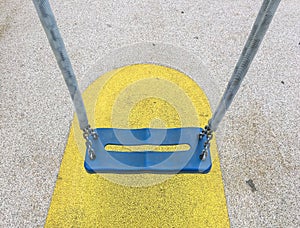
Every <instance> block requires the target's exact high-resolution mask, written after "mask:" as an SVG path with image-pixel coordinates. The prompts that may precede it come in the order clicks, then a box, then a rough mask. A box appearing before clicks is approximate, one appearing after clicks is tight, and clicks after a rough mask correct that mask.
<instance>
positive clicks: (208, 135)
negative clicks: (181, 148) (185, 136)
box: [199, 125, 213, 160]
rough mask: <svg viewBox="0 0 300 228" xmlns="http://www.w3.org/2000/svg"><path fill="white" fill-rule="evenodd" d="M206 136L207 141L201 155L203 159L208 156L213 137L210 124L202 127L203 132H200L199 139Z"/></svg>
mask: <svg viewBox="0 0 300 228" xmlns="http://www.w3.org/2000/svg"><path fill="white" fill-rule="evenodd" d="M204 136H206V141H205V142H204V148H203V150H202V152H201V154H200V156H199V157H200V159H201V160H205V159H206V158H207V155H208V150H209V147H210V141H211V140H212V138H213V134H212V130H211V129H210V127H209V126H208V125H207V126H205V128H204V129H202V132H201V133H200V134H199V139H200V140H201V139H203V137H204Z"/></svg>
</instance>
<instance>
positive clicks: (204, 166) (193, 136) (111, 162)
mask: <svg viewBox="0 0 300 228" xmlns="http://www.w3.org/2000/svg"><path fill="white" fill-rule="evenodd" d="M95 131H96V132H97V134H98V139H93V138H92V136H90V138H89V139H90V140H91V142H92V145H93V149H94V152H95V155H96V158H95V159H94V160H91V159H90V156H89V153H88V150H87V151H86V155H85V162H84V167H85V169H86V171H87V172H88V173H120V174H121V173H125V174H126V173H131V174H134V173H136V174H138V173H161V174H172V173H208V172H209V171H210V169H211V166H212V163H211V157H210V151H209V150H208V153H207V157H206V159H205V160H201V159H200V155H201V153H202V150H203V148H204V142H205V141H206V139H207V138H206V136H204V137H203V138H202V139H199V134H200V132H201V131H202V129H201V128H195V127H188V128H171V129H156V128H144V129H117V128H97V129H95ZM180 145H185V146H186V147H188V149H186V150H183V149H182V150H179V151H177V150H174V151H167V152H161V151H157V150H153V148H154V149H155V147H156V146H159V147H162V148H163V147H168V146H171V147H172V146H180ZM124 146H125V147H128V148H130V147H131V148H136V146H150V147H151V150H147V151H136V150H133V151H130V152H128V151H127V152H126V151H125V150H124V151H120V150H117V151H116V150H115V151H113V150H109V148H108V147H112V148H114V147H121V148H124ZM173 148H174V147H173Z"/></svg>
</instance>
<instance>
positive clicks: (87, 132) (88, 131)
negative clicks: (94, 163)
mask: <svg viewBox="0 0 300 228" xmlns="http://www.w3.org/2000/svg"><path fill="white" fill-rule="evenodd" d="M90 135H91V136H92V137H93V139H95V140H96V139H98V134H97V133H96V132H95V130H94V129H93V128H91V126H90V125H88V126H87V127H86V128H84V129H83V138H84V139H85V145H86V148H87V150H88V153H89V157H90V159H91V160H95V159H96V154H95V151H94V149H93V144H92V141H91V140H90V139H89V136H90Z"/></svg>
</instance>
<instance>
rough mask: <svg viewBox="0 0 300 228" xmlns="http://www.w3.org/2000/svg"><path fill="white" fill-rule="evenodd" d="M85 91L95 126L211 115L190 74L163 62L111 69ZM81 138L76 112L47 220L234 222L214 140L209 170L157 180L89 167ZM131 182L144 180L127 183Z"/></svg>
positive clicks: (191, 122)
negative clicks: (94, 172) (94, 171)
mask: <svg viewBox="0 0 300 228" xmlns="http://www.w3.org/2000/svg"><path fill="white" fill-rule="evenodd" d="M83 97H84V100H85V103H86V106H87V112H88V115H89V119H90V121H91V123H92V124H93V127H118V128H147V127H154V128H155V127H157V128H162V127H163V128H173V127H192V126H194V127H195V126H201V127H203V126H204V125H205V124H206V123H207V121H208V120H209V118H210V117H211V110H210V107H209V103H208V100H207V98H206V96H205V94H204V92H203V91H202V90H201V89H200V88H199V87H198V86H197V84H196V83H195V82H194V81H193V80H191V79H190V78H189V77H187V76H186V75H184V74H183V73H181V72H179V71H176V70H174V69H171V68H167V67H164V66H158V65H151V64H138V65H131V66H126V67H123V68H120V69H117V70H114V71H112V72H109V73H107V74H105V75H103V76H101V77H99V78H98V79H97V80H96V81H95V82H94V83H93V84H92V85H90V86H89V88H88V89H87V90H86V91H85V92H84V94H83ZM81 137H82V135H81V132H80V130H79V128H78V123H77V120H76V119H75V120H74V121H73V127H72V128H71V131H70V135H69V139H68V142H67V146H66V149H65V153H64V157H63V160H62V163H61V167H60V171H59V175H58V178H57V182H56V187H55V190H54V193H53V197H52V201H51V205H50V209H49V212H48V216H47V220H46V225H45V226H46V227H229V219H228V214H227V207H226V200H225V195H224V189H223V182H222V175H221V170H220V163H219V158H218V154H217V146H216V142H215V141H213V142H212V145H211V151H212V154H213V168H212V170H211V172H210V173H209V174H205V175H201V174H178V175H174V176H169V177H168V178H166V176H163V178H162V179H161V180H163V181H160V182H159V181H157V180H158V179H157V178H158V177H159V175H156V176H151V175H144V176H143V175H141V176H134V175H121V176H120V175H111V176H108V177H104V176H101V175H90V174H87V173H86V172H85V170H84V167H83V161H84V158H83V155H84V151H85V148H84V141H83V140H82V139H81ZM109 178H112V179H111V180H113V181H110V179H109ZM119 180H122V181H123V182H122V183H121V182H120V183H119V184H118V181H119ZM132 181H136V185H135V186H142V187H133V186H134V185H132V186H130V184H131V183H133V182H132ZM143 181H145V182H147V183H148V185H147V186H146V185H143ZM151 181H153V183H154V184H155V185H151V184H149V183H151ZM155 181H156V182H155ZM124 183H127V185H126V184H124ZM121 184H123V185H121ZM139 184H140V185H139ZM143 186H144V187H143Z"/></svg>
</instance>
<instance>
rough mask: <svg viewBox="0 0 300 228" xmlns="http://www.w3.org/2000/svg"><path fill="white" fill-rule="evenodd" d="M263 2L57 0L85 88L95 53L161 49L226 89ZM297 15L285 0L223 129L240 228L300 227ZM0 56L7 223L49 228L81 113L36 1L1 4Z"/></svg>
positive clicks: (230, 199) (0, 189)
mask: <svg viewBox="0 0 300 228" xmlns="http://www.w3.org/2000/svg"><path fill="white" fill-rule="evenodd" d="M260 4H261V1H258V0H255V1H249V0H248V1H247V0H241V1H229V0H226V1H217V0H214V1H180V3H179V1H178V2H176V3H175V1H156V0H153V1H139V2H138V3H136V1H69V0H68V1H67V0H66V1H51V5H52V8H53V11H54V13H55V15H56V18H57V22H58V25H59V27H60V30H61V33H62V36H63V38H64V41H65V44H66V48H67V50H68V52H69V55H70V58H71V61H72V64H73V67H74V71H75V74H76V75H77V77H78V82H79V84H80V85H82V87H86V86H87V85H88V84H89V83H90V82H91V79H90V78H88V77H85V75H86V73H87V72H88V71H89V70H90V68H91V67H92V66H93V65H94V64H95V63H96V62H97V60H98V59H99V58H101V57H103V56H104V55H106V54H108V53H110V52H112V51H113V50H115V49H118V48H121V47H123V46H126V45H131V44H134V43H140V42H153V43H169V44H172V45H174V46H178V47H181V48H183V49H185V50H186V51H188V52H190V53H192V54H194V55H196V56H199V58H201V60H202V63H203V64H204V65H205V66H206V68H207V69H208V71H209V73H210V75H213V78H214V83H215V84H216V85H217V86H218V88H219V89H220V90H221V91H223V90H224V89H225V86H226V84H227V81H228V80H229V78H230V75H231V73H232V71H233V68H234V66H235V63H236V61H237V59H238V57H239V55H240V52H241V50H242V48H243V45H244V43H245V41H246V38H247V36H248V33H249V32H250V29H251V25H252V23H253V22H254V20H255V17H256V14H257V12H258V10H259V7H260ZM299 8H300V2H299V1H298V0H285V1H282V2H281V4H280V6H279V9H278V12H277V13H276V14H275V17H274V19H273V22H272V24H271V26H270V28H269V31H268V32H267V34H266V36H265V39H264V41H263V43H262V46H261V48H260V50H259V52H258V54H257V56H256V58H255V60H254V61H253V64H252V66H251V68H250V70H249V73H248V75H247V76H246V78H245V80H244V82H243V84H242V87H241V89H240V91H239V92H238V94H237V97H236V99H235V101H234V102H233V105H232V107H231V108H230V110H229V112H228V113H227V115H226V117H225V120H224V123H223V128H222V130H223V132H226V134H225V135H224V137H222V138H221V139H219V153H220V158H221V168H222V172H223V179H224V185H225V192H226V198H227V206H228V211H229V217H230V222H231V225H232V227H299V226H300V213H299V206H298V204H299V201H300V193H299V192H300V191H299V189H300V167H299V164H300V155H299V150H300V149H299V148H300V141H299V136H300V135H299V132H300V127H299V122H300V111H299V110H300V89H299V88H300V64H299V62H300V43H299V42H300V38H299V34H300V23H299V21H300V16H299V15H300V14H299ZM0 55H1V56H0V70H1V77H0V134H1V142H0V143H1V146H0V148H1V153H0V154H1V158H0V167H1V177H0V200H1V206H0V227H38V226H43V224H44V222H45V219H46V216H47V210H48V207H49V204H50V201H51V196H52V192H53V189H54V185H55V181H56V178H57V173H58V171H59V166H60V162H61V159H62V155H63V152H64V147H65V144H66V139H67V137H68V133H69V126H70V122H71V120H72V119H73V115H72V113H73V109H72V103H71V99H70V98H69V94H68V91H67V88H66V86H65V85H64V81H63V78H62V76H61V74H60V71H59V69H58V67H57V64H56V61H55V58H54V56H53V54H52V51H51V49H50V46H49V44H48V41H47V39H46V36H45V34H44V31H43V30H42V26H41V25H40V23H39V20H38V17H37V15H36V12H35V9H34V6H33V4H32V3H31V2H30V1H22V2H21V1H15V0H12V1H5V0H0ZM194 79H195V80H196V81H198V79H197V78H194ZM89 80H90V81H89ZM253 185H254V186H253ZM251 186H252V187H251ZM254 188H255V189H256V190H255V189H254ZM252 190H253V191H252Z"/></svg>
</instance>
